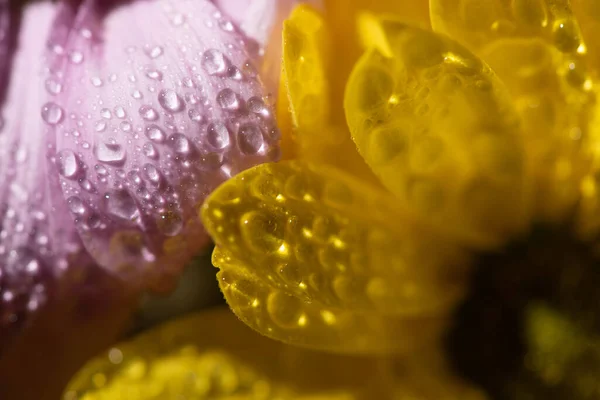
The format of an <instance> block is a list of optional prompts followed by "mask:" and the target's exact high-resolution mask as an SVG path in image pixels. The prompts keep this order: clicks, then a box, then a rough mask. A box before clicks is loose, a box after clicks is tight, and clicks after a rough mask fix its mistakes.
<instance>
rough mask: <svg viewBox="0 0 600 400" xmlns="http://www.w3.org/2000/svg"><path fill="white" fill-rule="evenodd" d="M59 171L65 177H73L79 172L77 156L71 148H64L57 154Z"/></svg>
mask: <svg viewBox="0 0 600 400" xmlns="http://www.w3.org/2000/svg"><path fill="white" fill-rule="evenodd" d="M56 166H57V168H58V173H59V174H61V175H62V176H64V177H65V178H69V179H73V178H75V177H76V176H77V173H78V172H79V163H78V161H77V156H76V155H75V153H73V151H71V150H62V151H60V152H59V153H58V154H57V156H56Z"/></svg>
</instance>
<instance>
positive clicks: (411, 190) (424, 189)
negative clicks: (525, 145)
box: [345, 18, 528, 243]
mask: <svg viewBox="0 0 600 400" xmlns="http://www.w3.org/2000/svg"><path fill="white" fill-rule="evenodd" d="M363 29H364V30H366V32H365V34H364V38H365V39H364V41H365V43H366V44H367V45H369V49H368V50H367V52H366V53H365V54H364V55H363V57H362V58H361V59H360V61H359V62H358V63H357V65H356V67H355V69H354V71H353V73H352V75H351V77H350V79H349V81H348V86H347V89H346V98H345V108H346V118H347V121H348V125H349V126H350V130H351V132H352V136H353V138H354V140H355V142H356V144H357V145H358V148H359V151H360V153H361V154H362V155H363V157H364V158H365V160H366V161H367V163H368V164H369V166H370V167H371V168H372V169H373V171H374V172H375V174H376V175H377V176H378V177H379V178H380V179H381V181H382V182H383V184H384V185H385V186H386V187H387V188H388V189H389V190H390V191H392V192H393V193H394V194H395V195H397V197H398V201H399V203H400V204H402V205H403V206H404V207H405V208H408V209H410V210H412V211H413V212H414V213H415V214H417V215H419V216H420V218H422V219H424V220H427V221H430V222H431V223H433V224H434V225H435V226H444V227H448V228H449V229H454V231H455V232H456V233H457V234H458V235H459V236H460V237H462V238H466V239H467V240H469V241H478V242H485V241H488V242H491V243H499V242H501V241H502V240H504V239H506V238H508V237H509V236H511V235H514V234H515V233H516V232H520V231H521V230H522V229H523V228H524V227H525V226H526V224H527V222H528V210H527V197H528V193H526V185H527V181H526V179H525V178H526V171H525V170H524V167H523V154H522V153H523V151H522V143H521V131H520V128H519V125H518V116H517V114H516V111H515V109H514V107H513V106H512V104H511V101H510V97H509V95H508V92H507V91H506V89H505V87H504V86H503V85H502V83H501V82H500V81H499V80H498V78H497V76H496V75H495V74H494V73H493V72H492V71H491V70H490V68H489V67H488V66H487V65H486V64H485V63H483V62H482V61H481V60H479V59H478V58H477V57H476V56H474V55H473V54H471V53H470V52H469V51H468V50H466V49H465V48H463V47H462V46H460V45H459V44H457V43H455V42H453V41H451V40H450V39H447V38H446V37H444V36H440V35H437V34H435V33H432V32H430V31H425V30H421V29H418V28H412V27H409V26H407V25H405V24H403V23H401V22H398V21H396V20H393V19H390V18H384V19H381V20H380V22H379V25H377V23H376V22H373V23H367V24H366V25H364V26H363ZM377 29H379V30H380V32H379V33H377Z"/></svg>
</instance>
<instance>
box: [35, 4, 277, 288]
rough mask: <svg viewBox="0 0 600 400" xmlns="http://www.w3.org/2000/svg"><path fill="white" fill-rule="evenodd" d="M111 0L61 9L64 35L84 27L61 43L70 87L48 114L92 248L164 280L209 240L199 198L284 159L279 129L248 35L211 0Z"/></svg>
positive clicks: (117, 264)
mask: <svg viewBox="0 0 600 400" xmlns="http://www.w3.org/2000/svg"><path fill="white" fill-rule="evenodd" d="M102 4H103V3H102V2H101V1H100V0H97V1H94V0H88V1H85V2H84V4H83V5H82V6H81V8H80V10H79V13H78V15H76V16H75V17H74V18H73V15H72V11H71V10H72V9H70V8H68V7H66V8H65V9H64V10H63V13H62V15H61V17H60V18H59V19H58V21H59V22H58V23H57V24H56V26H55V28H54V29H55V32H54V35H55V38H56V40H59V41H60V40H61V38H62V37H64V32H68V31H69V29H71V32H72V33H71V34H70V35H69V37H68V41H67V44H66V46H65V47H64V48H61V47H60V46H59V47H58V51H55V52H54V53H53V54H54V56H55V57H56V60H55V63H54V65H52V68H51V69H52V71H54V75H53V76H52V79H54V80H55V81H56V83H57V86H56V88H57V89H58V88H60V90H56V91H57V93H56V96H54V98H53V100H52V101H51V102H50V103H48V105H47V108H46V109H45V110H43V111H42V113H43V115H44V117H45V121H46V123H47V125H48V128H49V130H51V131H52V133H53V134H55V135H56V141H57V151H58V156H57V157H58V158H57V160H58V163H59V166H60V172H61V176H60V182H61V186H62V190H63V194H64V197H65V199H66V200H67V203H68V204H69V208H70V209H71V211H72V216H73V218H75V221H76V225H77V228H78V230H79V232H80V234H81V237H82V239H83V241H84V243H85V246H86V248H87V249H88V250H89V251H90V253H91V254H92V256H93V257H94V258H95V259H96V261H97V262H99V263H100V264H101V265H102V266H104V267H106V268H109V269H110V270H113V271H119V272H132V271H133V272H134V273H136V274H137V273H138V272H143V273H144V274H150V276H149V279H151V281H152V284H157V283H164V282H166V280H164V274H176V272H177V271H179V270H180V269H181V267H182V266H183V265H184V264H185V262H187V261H188V260H189V258H190V257H191V256H192V255H193V254H195V253H196V252H197V251H198V249H199V248H200V247H201V246H202V245H203V244H204V243H206V241H207V240H208V237H207V235H206V233H205V232H204V230H203V228H202V226H201V223H200V220H199V218H198V216H197V212H196V210H197V207H198V205H199V204H200V203H201V202H202V201H203V199H204V198H205V197H206V196H207V195H208V194H209V193H210V192H211V191H212V190H213V189H214V188H215V187H216V186H217V185H219V184H220V183H221V182H223V181H224V180H225V179H227V178H229V177H230V176H231V175H232V174H235V173H237V172H239V171H241V170H243V169H245V168H248V167H250V166H252V165H255V164H257V163H261V162H265V161H271V160H275V159H276V158H277V156H278V131H277V129H276V125H275V122H274V121H273V119H272V117H271V109H270V107H269V106H268V105H267V104H265V101H266V100H265V99H263V97H262V96H263V93H262V85H261V83H260V81H259V80H258V79H257V78H256V72H255V70H254V68H253V66H252V57H253V56H255V54H253V53H252V52H251V50H249V49H248V47H247V46H248V40H247V38H246V37H245V36H244V35H243V34H241V33H240V32H238V31H237V29H236V28H235V26H233V25H232V24H230V23H228V21H227V20H226V19H225V18H224V17H223V16H222V14H221V13H220V12H219V11H218V9H217V8H216V7H215V6H214V5H213V4H212V3H211V2H209V1H207V0H195V1H190V0H181V1H175V2H173V1H164V0H153V1H133V2H129V3H126V4H124V5H122V6H120V7H116V8H113V9H111V10H109V11H108V12H107V13H106V14H105V15H103V14H102V13H101V12H100V11H101V10H102V8H100V6H101V5H102ZM53 40H55V39H53ZM51 44H53V43H51ZM51 47H56V46H51ZM157 280H159V281H160V282H157Z"/></svg>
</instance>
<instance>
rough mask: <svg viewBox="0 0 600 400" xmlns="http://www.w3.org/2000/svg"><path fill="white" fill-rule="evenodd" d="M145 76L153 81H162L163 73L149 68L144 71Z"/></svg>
mask: <svg viewBox="0 0 600 400" xmlns="http://www.w3.org/2000/svg"><path fill="white" fill-rule="evenodd" d="M146 76H147V77H148V78H150V79H153V80H155V81H162V79H163V74H162V72H160V71H158V70H155V69H149V70H147V71H146Z"/></svg>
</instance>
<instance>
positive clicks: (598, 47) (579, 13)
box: [571, 0, 600, 79]
mask: <svg viewBox="0 0 600 400" xmlns="http://www.w3.org/2000/svg"><path fill="white" fill-rule="evenodd" d="M571 6H572V7H573V13H574V14H575V17H576V18H577V21H578V22H579V25H580V28H581V33H582V35H583V38H584V39H585V45H586V47H587V57H588V59H589V63H590V66H591V67H592V68H593V73H594V78H595V79H598V78H599V75H600V41H598V37H600V4H599V3H598V1H597V0H571Z"/></svg>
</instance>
